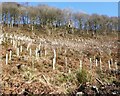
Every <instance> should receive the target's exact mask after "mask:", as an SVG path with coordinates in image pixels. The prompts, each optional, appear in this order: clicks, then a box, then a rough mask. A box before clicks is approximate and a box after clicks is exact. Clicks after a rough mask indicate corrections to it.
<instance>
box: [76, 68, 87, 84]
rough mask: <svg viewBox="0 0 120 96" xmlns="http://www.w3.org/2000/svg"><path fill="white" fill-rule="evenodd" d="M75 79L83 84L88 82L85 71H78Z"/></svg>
mask: <svg viewBox="0 0 120 96" xmlns="http://www.w3.org/2000/svg"><path fill="white" fill-rule="evenodd" d="M76 77H77V80H78V82H79V83H85V82H88V81H89V78H88V74H87V71H86V70H84V69H82V70H78V71H77V74H76Z"/></svg>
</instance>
